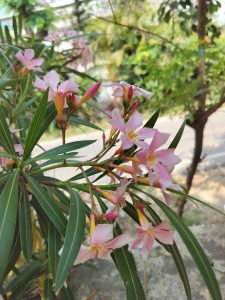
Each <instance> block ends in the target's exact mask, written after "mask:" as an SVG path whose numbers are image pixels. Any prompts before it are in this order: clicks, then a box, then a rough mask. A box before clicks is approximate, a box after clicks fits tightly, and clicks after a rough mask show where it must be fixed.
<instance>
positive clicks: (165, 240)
mask: <svg viewBox="0 0 225 300" xmlns="http://www.w3.org/2000/svg"><path fill="white" fill-rule="evenodd" d="M137 213H138V217H139V221H140V224H141V226H139V227H137V228H136V233H137V238H136V239H135V240H134V241H133V242H132V243H131V244H130V249H134V248H136V247H137V245H139V244H142V253H143V254H144V255H146V254H147V253H148V252H149V251H151V249H152V246H153V243H154V240H155V239H156V240H158V241H159V242H160V243H162V244H166V245H173V231H172V228H171V226H170V224H169V223H167V222H165V221H163V222H162V223H160V224H159V225H157V226H155V227H153V226H152V224H151V223H149V222H148V220H147V218H146V217H145V216H144V214H143V209H139V208H137Z"/></svg>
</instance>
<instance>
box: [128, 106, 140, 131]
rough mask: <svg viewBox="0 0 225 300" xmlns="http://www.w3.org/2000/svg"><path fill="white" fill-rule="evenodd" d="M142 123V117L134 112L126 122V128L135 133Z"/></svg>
mask: <svg viewBox="0 0 225 300" xmlns="http://www.w3.org/2000/svg"><path fill="white" fill-rule="evenodd" d="M142 123H143V117H142V115H141V114H140V113H139V112H137V111H135V112H134V113H133V114H132V116H131V117H130V119H129V120H128V122H127V123H126V128H127V129H130V130H132V131H135V130H136V129H137V128H139V127H140V126H141V125H142Z"/></svg>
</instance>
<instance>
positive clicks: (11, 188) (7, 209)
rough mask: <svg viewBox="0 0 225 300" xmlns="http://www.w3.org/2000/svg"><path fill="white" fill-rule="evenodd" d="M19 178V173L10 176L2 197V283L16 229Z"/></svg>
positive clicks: (0, 239) (0, 203)
mask: <svg viewBox="0 0 225 300" xmlns="http://www.w3.org/2000/svg"><path fill="white" fill-rule="evenodd" d="M18 176H19V171H16V172H15V173H13V174H12V175H11V176H10V178H9V179H8V181H7V183H6V185H5V187H4V189H3V191H2V193H1V195H0V249H1V251H0V282H1V281H2V279H3V276H4V273H5V270H6V267H7V265H8V259H9V256H10V252H11V247H12V242H13V238H14V232H15V227H16V219H17V217H16V216H17V205H18Z"/></svg>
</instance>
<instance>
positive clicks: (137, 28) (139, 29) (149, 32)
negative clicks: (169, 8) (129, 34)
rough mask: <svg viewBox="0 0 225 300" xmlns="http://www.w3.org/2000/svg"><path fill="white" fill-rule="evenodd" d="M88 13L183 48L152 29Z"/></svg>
mask: <svg viewBox="0 0 225 300" xmlns="http://www.w3.org/2000/svg"><path fill="white" fill-rule="evenodd" d="M89 15H90V16H93V17H95V18H97V19H100V20H102V21H105V22H108V23H112V24H114V25H117V26H121V27H125V28H127V29H129V30H137V31H139V32H142V33H146V34H149V35H151V36H154V37H156V38H158V39H160V40H162V41H164V42H166V43H168V44H170V45H173V46H174V47H175V48H177V49H179V50H182V51H183V49H182V48H181V47H180V46H178V45H177V44H175V43H173V42H172V41H171V40H169V39H167V38H165V37H163V36H161V35H159V34H157V33H155V32H152V31H149V30H145V29H142V28H139V27H136V26H133V25H127V24H123V23H120V22H118V21H115V17H114V21H113V20H109V19H106V18H103V17H98V16H95V15H93V14H89Z"/></svg>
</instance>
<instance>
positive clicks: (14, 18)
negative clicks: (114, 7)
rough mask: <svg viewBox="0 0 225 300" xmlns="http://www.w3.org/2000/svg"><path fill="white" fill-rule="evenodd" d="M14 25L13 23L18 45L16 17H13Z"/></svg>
mask: <svg viewBox="0 0 225 300" xmlns="http://www.w3.org/2000/svg"><path fill="white" fill-rule="evenodd" d="M12 23H13V31H14V36H15V40H16V43H17V41H18V30H17V22H16V17H15V16H13V19H12Z"/></svg>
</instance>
